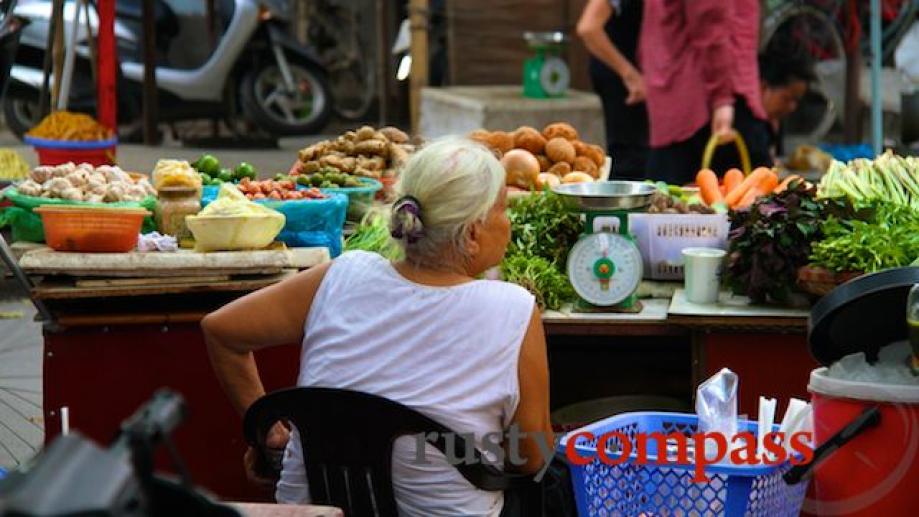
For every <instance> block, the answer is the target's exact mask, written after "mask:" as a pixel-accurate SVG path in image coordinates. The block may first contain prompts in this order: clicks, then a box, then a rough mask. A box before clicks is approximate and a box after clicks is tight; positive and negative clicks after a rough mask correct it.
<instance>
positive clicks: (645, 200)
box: [552, 181, 656, 312]
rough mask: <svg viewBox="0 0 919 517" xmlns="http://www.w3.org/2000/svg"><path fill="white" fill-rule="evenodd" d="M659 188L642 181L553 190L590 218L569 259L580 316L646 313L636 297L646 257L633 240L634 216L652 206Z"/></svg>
mask: <svg viewBox="0 0 919 517" xmlns="http://www.w3.org/2000/svg"><path fill="white" fill-rule="evenodd" d="M655 188H656V187H655V186H654V185H651V184H648V183H642V182H638V181H598V182H593V183H573V184H567V185H559V186H557V187H555V188H553V189H552V190H553V191H554V192H555V193H556V194H558V195H560V196H562V197H563V198H564V199H565V200H567V201H568V204H569V206H571V208H572V209H574V210H577V211H579V212H584V214H585V225H584V233H583V234H581V237H580V238H579V239H578V242H577V243H575V245H574V246H573V247H572V248H571V251H570V252H569V253H568V266H567V269H568V280H569V281H570V282H571V286H572V287H574V290H575V292H576V293H577V294H578V296H579V297H580V300H578V302H577V303H576V304H575V306H574V310H575V311H576V312H641V308H642V307H641V302H640V301H639V300H638V296H637V295H636V294H635V293H636V291H638V285H639V284H640V283H641V277H642V261H641V252H640V251H639V250H638V245H636V244H635V238H634V237H632V235H631V234H629V222H628V221H629V212H634V211H640V210H642V209H644V208H646V207H647V206H648V205H650V204H651V196H652V195H653V194H654V191H655Z"/></svg>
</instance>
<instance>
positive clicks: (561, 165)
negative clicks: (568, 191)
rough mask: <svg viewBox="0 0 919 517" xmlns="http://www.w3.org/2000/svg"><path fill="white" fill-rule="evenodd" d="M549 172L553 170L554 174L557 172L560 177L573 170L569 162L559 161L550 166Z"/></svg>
mask: <svg viewBox="0 0 919 517" xmlns="http://www.w3.org/2000/svg"><path fill="white" fill-rule="evenodd" d="M548 172H551V173H552V174H555V175H556V176H559V177H561V176H564V175H566V174H568V173H569V172H571V164H569V163H568V162H558V163H556V164H555V165H553V166H552V167H549V170H548Z"/></svg>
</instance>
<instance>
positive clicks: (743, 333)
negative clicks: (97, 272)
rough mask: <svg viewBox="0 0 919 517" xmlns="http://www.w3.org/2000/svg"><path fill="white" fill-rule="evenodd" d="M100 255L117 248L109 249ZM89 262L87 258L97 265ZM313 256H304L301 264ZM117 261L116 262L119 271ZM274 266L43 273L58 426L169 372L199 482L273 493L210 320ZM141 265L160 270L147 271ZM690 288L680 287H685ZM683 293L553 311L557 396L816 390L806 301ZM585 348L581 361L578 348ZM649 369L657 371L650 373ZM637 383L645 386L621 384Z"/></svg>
mask: <svg viewBox="0 0 919 517" xmlns="http://www.w3.org/2000/svg"><path fill="white" fill-rule="evenodd" d="M31 253H32V255H31V256H30V255H25V256H23V257H22V259H21V261H20V262H21V263H24V264H27V265H29V269H30V272H31V273H32V274H36V273H39V272H44V273H48V272H61V271H63V270H65V269H66V268H65V269H60V268H61V261H62V259H63V258H65V257H59V256H56V255H54V256H53V260H50V259H47V258H46V259H45V260H44V262H40V263H36V262H35V260H36V257H39V258H40V256H39V253H43V250H41V249H38V250H34V249H33V250H32V252H31ZM320 255H321V256H320ZM320 255H315V256H314V257H313V262H311V264H312V263H319V262H322V261H325V260H328V255H326V254H320ZM30 257H31V258H30ZM93 260H95V261H97V262H98V261H103V260H105V259H104V258H102V257H99V256H97V257H95V258H94V259H93ZM63 262H66V261H63ZM88 263H89V262H88V261H85V260H84V261H82V262H81V263H79V264H78V266H79V267H81V268H84V270H83V271H82V273H84V274H85V273H87V271H85V268H86V267H87V264H88ZM96 265H97V266H98V264H96ZM307 265H310V264H305V263H300V267H306V266H307ZM68 267H70V268H74V267H75V266H74V264H70V265H69V266H68ZM109 267H110V266H109ZM55 268H58V269H55ZM115 269H117V268H115ZM112 272H113V270H112V269H111V267H110V269H109V270H108V271H107V273H108V274H111V273H112ZM115 272H117V271H115ZM264 272H268V273H269V274H267V275H266V274H262V275H247V276H245V277H242V278H241V277H239V276H238V275H232V278H230V279H229V280H224V279H223V278H222V276H224V275H225V272H223V271H221V270H220V269H216V270H209V273H208V274H209V275H210V276H211V277H221V278H217V279H215V278H211V279H209V280H208V281H202V282H197V283H196V282H195V281H194V279H192V280H189V279H185V280H183V281H181V282H180V281H178V280H176V278H175V277H172V278H171V279H172V280H173V281H174V283H163V282H168V281H169V280H167V279H168V278H170V277H165V278H164V277H162V276H160V278H158V279H154V280H155V281H154V282H152V283H150V284H147V285H136V284H137V281H138V279H136V278H133V279H132V278H124V277H121V278H114V277H111V276H110V277H108V278H85V277H81V278H77V279H69V280H62V279H61V278H62V277H54V278H55V279H54V280H50V278H52V277H47V278H45V279H43V280H41V281H40V282H38V283H37V285H36V287H35V288H34V290H33V297H35V298H36V299H39V300H41V301H43V302H44V303H46V304H47V305H48V307H49V309H50V310H51V312H52V314H53V315H54V317H55V324H54V325H47V326H46V330H45V335H44V338H45V358H44V384H45V389H44V410H45V425H46V430H47V432H46V437H47V439H48V440H51V439H53V438H54V437H55V436H56V435H57V434H58V433H59V430H60V428H61V421H60V410H61V408H62V407H68V409H69V414H70V426H71V428H74V429H80V431H81V432H84V433H85V434H87V435H88V436H90V437H92V438H94V439H96V440H98V441H100V442H102V443H106V442H107V441H108V440H109V439H111V437H112V436H113V435H114V433H115V431H116V430H117V426H118V425H119V423H120V422H121V420H122V419H123V418H124V416H125V415H128V414H131V412H132V411H134V410H135V409H136V407H137V406H139V405H140V404H141V403H142V402H143V401H144V400H146V399H147V398H149V396H150V394H151V393H152V392H153V391H154V390H155V389H157V388H159V387H162V386H168V387H171V388H173V389H175V390H176V391H178V392H179V393H181V394H182V395H183V396H185V398H186V400H187V401H188V405H189V410H190V414H189V418H188V420H187V421H186V423H185V424H184V425H183V426H182V427H180V428H179V429H178V430H177V432H176V435H175V438H176V444H177V447H178V450H179V451H180V452H181V454H182V455H183V457H184V458H185V460H186V462H187V464H188V467H189V470H190V471H191V475H192V477H193V479H194V480H195V481H196V483H198V484H200V485H201V486H204V487H206V488H207V489H209V490H211V491H213V492H215V493H216V494H218V495H219V496H221V497H223V498H230V499H237V500H239V499H242V500H266V499H268V498H269V497H270V493H268V492H264V491H259V490H258V489H256V488H254V487H253V486H252V485H250V484H248V482H247V481H246V479H245V476H244V473H243V470H242V465H241V457H242V453H243V451H244V448H245V444H244V443H243V440H242V436H241V432H240V419H239V417H238V415H236V413H235V411H234V410H233V409H232V407H231V406H230V404H229V402H228V401H227V399H226V397H225V396H224V394H223V392H222V390H221V388H220V386H219V385H218V383H217V381H216V378H215V377H214V375H213V372H212V370H211V366H210V362H209V359H208V357H207V352H206V348H205V346H204V342H203V337H202V335H201V331H200V328H199V322H200V319H201V318H202V317H203V316H204V315H205V314H206V313H207V312H209V311H211V310H214V309H216V308H218V307H220V306H221V305H223V304H225V303H228V302H229V301H232V300H233V299H235V298H237V297H239V296H241V295H243V294H245V293H246V292H249V291H251V290H253V289H256V288H258V287H262V286H264V285H269V284H271V283H274V282H277V281H280V280H281V279H283V278H284V277H285V276H286V275H289V274H292V273H293V271H291V270H289V269H285V268H282V269H281V271H280V272H279V273H271V272H270V271H267V270H264ZM135 274H140V275H142V276H146V277H149V275H147V273H146V272H135ZM672 291H673V289H672V288H671V289H669V290H668V291H667V292H672ZM676 293H677V297H676V298H679V293H680V292H679V290H677V291H676ZM674 304H675V302H674V301H673V300H672V299H671V298H658V299H645V300H643V306H644V310H642V311H641V312H639V313H637V314H602V313H600V314H584V313H578V312H573V311H571V310H570V309H567V308H566V309H563V310H561V311H547V312H546V313H545V314H544V325H545V329H546V334H547V336H548V343H549V355H550V372H551V373H552V375H553V384H552V386H553V401H554V402H555V403H556V404H558V402H559V401H561V402H565V403H571V402H576V401H577V400H579V399H580V400H583V399H587V398H595V397H599V396H603V395H608V394H610V393H612V394H636V393H639V394H640V393H644V392H646V391H648V388H649V387H661V386H666V390H667V391H668V393H667V394H668V395H674V394H676V395H678V396H680V398H682V399H683V400H685V401H687V403H688V401H691V400H692V393H693V390H694V388H695V385H696V384H697V383H698V381H700V380H702V379H704V378H705V377H707V376H709V375H711V374H712V373H714V372H715V371H717V370H718V369H720V368H722V367H725V366H726V367H730V368H732V369H733V370H734V371H736V372H737V373H738V374H739V375H740V378H741V407H740V410H741V412H742V413H748V414H753V412H754V410H755V404H754V402H755V397H756V396H758V395H759V394H765V395H768V396H772V397H778V398H779V399H781V400H787V398H788V397H790V396H797V397H804V398H807V395H806V380H807V374H808V372H809V371H810V370H811V369H812V368H813V365H814V362H813V361H812V360H811V359H810V358H809V356H808V354H807V349H806V346H805V339H804V332H805V329H806V320H805V318H804V317H802V313H800V312H798V313H793V314H791V315H788V314H784V315H783V314H781V313H780V314H778V315H777V314H775V313H770V312H769V310H768V309H767V310H765V311H764V310H763V309H755V308H754V309H750V310H748V312H747V313H743V312H741V313H739V314H737V313H734V314H729V315H717V314H715V315H711V314H709V315H706V314H704V313H693V311H692V310H689V311H685V310H684V311H682V312H683V313H681V314H674V311H676V312H680V311H681V310H680V307H679V304H676V305H674ZM255 317H257V315H253V318H255ZM608 338H612V339H608ZM589 340H599V345H598V346H594V347H591V348H589V349H588V350H587V351H586V352H584V353H587V354H589V355H590V356H591V357H593V358H595V360H594V361H592V363H594V364H591V365H589V366H590V367H592V368H594V370H593V371H594V372H600V374H599V375H595V376H594V378H592V379H591V378H589V377H590V375H589V374H587V373H583V374H581V375H580V376H579V374H578V372H579V371H581V372H583V366H586V365H584V364H581V367H582V368H581V370H575V373H571V372H570V371H567V370H566V364H570V363H571V358H570V357H569V358H568V359H566V357H565V354H568V353H569V352H570V351H571V349H572V348H575V347H568V346H566V343H573V344H578V345H579V344H581V343H584V342H587V341H589ZM636 343H637V344H638V345H637V346H632V349H633V352H631V353H633V354H639V355H641V354H643V355H644V356H645V357H644V358H641V359H640V361H638V362H631V363H630V362H627V364H625V366H627V367H628V368H626V369H624V370H623V369H621V368H620V369H619V370H618V371H617V373H616V374H614V375H610V374H609V368H608V366H609V365H615V366H617V367H621V366H623V359H622V357H627V354H628V353H629V352H627V351H626V349H627V348H628V347H629V346H630V344H631V345H635V344H636ZM645 345H649V346H650V348H646V347H645ZM661 347H662V348H661ZM578 353H582V352H578ZM623 354H626V355H623ZM668 355H669V356H670V357H665V356H668ZM256 356H257V362H258V365H259V369H260V372H261V375H262V379H263V381H264V383H265V388H266V390H268V391H271V390H274V389H278V388H281V387H285V386H290V385H292V384H293V383H294V382H295V380H296V375H297V371H298V364H299V345H298V344H291V345H290V346H283V347H277V348H272V349H267V350H264V351H261V352H259V353H257V354H256ZM605 358H608V359H605ZM575 359H576V360H577V361H581V359H580V358H578V356H575ZM633 359H634V357H633ZM566 361H567V363H566ZM641 361H644V363H642V362H641ZM662 361H663V362H666V361H669V366H668V367H667V368H670V370H669V371H672V370H673V369H674V368H677V369H679V372H675V373H674V374H673V375H672V376H670V377H671V378H665V377H668V376H667V375H666V373H661V372H662V371H663V372H666V371H668V370H667V369H664V370H662V371H651V370H650V369H646V368H645V367H643V366H641V365H642V364H644V365H653V364H659V363H660V362H662ZM778 366H782V368H778ZM642 378H644V379H643V381H644V382H636V379H639V380H642ZM617 382H618V384H617ZM623 383H625V385H623ZM623 389H628V390H632V391H625V392H621V391H622V390H623ZM556 390H560V391H556ZM559 394H561V395H559ZM649 394H650V393H649ZM557 395H559V396H557ZM556 399H557V400H556ZM167 465H168V462H164V463H162V464H161V466H162V467H166V466H167Z"/></svg>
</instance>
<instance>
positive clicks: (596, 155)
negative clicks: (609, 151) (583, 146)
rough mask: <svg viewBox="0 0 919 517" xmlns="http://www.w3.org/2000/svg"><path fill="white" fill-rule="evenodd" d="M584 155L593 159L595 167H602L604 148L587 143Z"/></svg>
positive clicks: (604, 158) (604, 154)
mask: <svg viewBox="0 0 919 517" xmlns="http://www.w3.org/2000/svg"><path fill="white" fill-rule="evenodd" d="M584 156H586V157H588V158H590V159H591V160H593V162H594V163H595V164H596V165H597V167H603V164H605V163H606V150H605V149H603V148H602V147H600V146H599V145H593V144H587V152H586V153H584Z"/></svg>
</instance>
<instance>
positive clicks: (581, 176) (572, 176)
mask: <svg viewBox="0 0 919 517" xmlns="http://www.w3.org/2000/svg"><path fill="white" fill-rule="evenodd" d="M593 180H594V179H593V177H591V175H590V174H587V173H586V172H569V173H568V174H565V177H563V178H562V183H591V182H592V181H593Z"/></svg>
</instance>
